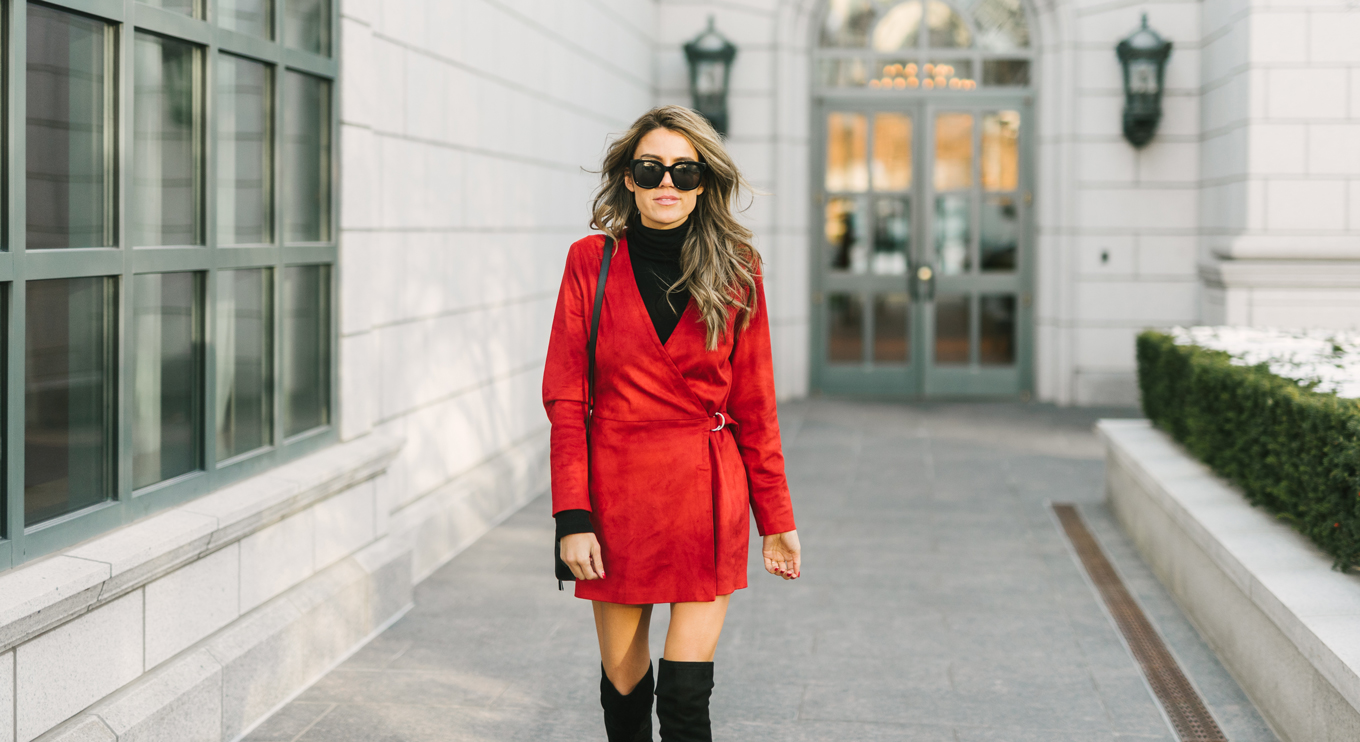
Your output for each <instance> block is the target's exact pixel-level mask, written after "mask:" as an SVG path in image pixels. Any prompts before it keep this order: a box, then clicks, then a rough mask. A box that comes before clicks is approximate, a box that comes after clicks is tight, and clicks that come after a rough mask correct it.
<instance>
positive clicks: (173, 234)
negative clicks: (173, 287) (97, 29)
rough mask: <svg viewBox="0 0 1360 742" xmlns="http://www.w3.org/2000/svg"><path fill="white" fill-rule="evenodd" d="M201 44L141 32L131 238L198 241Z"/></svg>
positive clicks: (149, 242) (137, 55)
mask: <svg viewBox="0 0 1360 742" xmlns="http://www.w3.org/2000/svg"><path fill="white" fill-rule="evenodd" d="M197 61H198V49H197V48H195V47H194V46H193V45H192V44H186V43H184V42H180V41H173V40H171V39H167V38H164V37H161V36H152V35H150V34H144V33H139V34H137V45H136V51H135V61H134V63H135V64H136V83H135V89H136V100H135V102H134V105H133V113H134V117H135V121H134V122H133V129H134V132H135V137H136V147H137V150H136V157H135V158H134V162H133V164H132V166H133V175H132V189H133V191H132V225H131V226H132V244H133V245H138V246H140V245H197V244H200V243H201V242H202V239H201V237H200V232H199V217H198V215H199V208H198V203H199V200H198V178H199V175H198V173H199V163H198V157H197V150H198V147H196V146H195V145H196V140H197V134H198V110H197V103H196V96H195V95H194V87H195V86H196V85H197V84H198V69H197V68H198V64H197Z"/></svg>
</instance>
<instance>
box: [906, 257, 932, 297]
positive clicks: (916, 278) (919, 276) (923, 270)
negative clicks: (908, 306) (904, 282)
mask: <svg viewBox="0 0 1360 742" xmlns="http://www.w3.org/2000/svg"><path fill="white" fill-rule="evenodd" d="M909 283H910V284H911V298H913V299H919V300H924V301H930V300H932V299H934V298H935V269H934V268H931V267H930V266H929V265H920V266H917V267H916V269H915V270H913V271H912V272H911V279H910V281H909Z"/></svg>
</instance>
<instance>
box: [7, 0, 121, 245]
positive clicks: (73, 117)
mask: <svg viewBox="0 0 1360 742" xmlns="http://www.w3.org/2000/svg"><path fill="white" fill-rule="evenodd" d="M110 36H111V31H110V29H109V27H108V26H107V25H106V24H104V23H102V22H100V21H96V20H93V19H91V18H86V17H85V16H79V15H73V14H71V13H64V12H62V11H60V10H54V9H52V8H48V7H46V6H43V5H32V4H30V5H29V6H28V70H27V73H26V74H27V84H26V86H25V87H26V98H27V101H28V114H27V118H28V120H27V126H26V131H25V135H26V140H25V141H26V148H27V152H28V166H27V170H28V174H27V183H26V185H27V194H28V196H27V199H26V201H27V204H28V205H27V222H28V238H27V242H28V247H29V249H45V248H60V247H105V246H108V245H112V244H113V216H112V214H113V208H112V207H113V197H114V190H113V167H112V165H111V163H110V162H109V155H110V154H111V153H112V146H111V145H112V143H111V141H110V140H111V138H112V134H113V126H112V121H111V118H112V115H113V105H112V102H111V99H112V95H113V74H112V66H113V65H112V61H111V59H110V56H111V54H112V49H111V44H110V41H109V39H110Z"/></svg>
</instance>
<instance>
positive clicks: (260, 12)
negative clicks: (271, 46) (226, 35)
mask: <svg viewBox="0 0 1360 742" xmlns="http://www.w3.org/2000/svg"><path fill="white" fill-rule="evenodd" d="M213 6H214V7H215V12H216V13H217V25H219V26H221V27H222V28H229V29H231V30H233V31H239V32H240V33H246V34H250V35H251V36H259V37H260V38H262V39H271V38H273V37H274V32H273V29H272V26H273V25H274V24H273V19H274V3H273V2H272V0H217V2H215V3H213Z"/></svg>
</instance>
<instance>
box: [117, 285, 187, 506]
mask: <svg viewBox="0 0 1360 742" xmlns="http://www.w3.org/2000/svg"><path fill="white" fill-rule="evenodd" d="M199 276H200V274H195V273H158V274H156V273H153V274H149V275H139V276H135V277H134V278H133V280H132V321H133V325H134V327H133V333H134V334H133V339H134V342H135V345H134V348H133V353H132V359H131V360H132V398H133V399H132V486H133V487H134V488H140V487H145V486H147V485H151V484H155V483H157V482H162V481H165V480H167V479H171V478H173V477H177V476H179V475H181V474H187V473H188V472H191V471H194V470H196V469H198V468H200V464H199V451H200V450H201V448H202V446H200V445H199V438H200V437H201V435H200V430H201V429H202V427H201V424H200V422H199V421H200V417H199V404H198V400H199V398H200V390H201V388H202V382H201V381H200V379H201V378H202V374H201V373H200V370H199V364H198V358H199V344H200V338H201V337H202V333H201V331H200V327H201V326H202V325H201V322H202V320H201V319H200V318H201V316H202V315H201V313H200V307H201V306H202V291H201V289H200V288H199V286H200V283H201V281H200V278H199Z"/></svg>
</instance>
